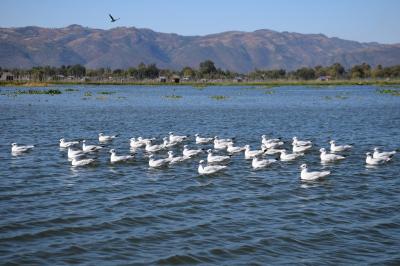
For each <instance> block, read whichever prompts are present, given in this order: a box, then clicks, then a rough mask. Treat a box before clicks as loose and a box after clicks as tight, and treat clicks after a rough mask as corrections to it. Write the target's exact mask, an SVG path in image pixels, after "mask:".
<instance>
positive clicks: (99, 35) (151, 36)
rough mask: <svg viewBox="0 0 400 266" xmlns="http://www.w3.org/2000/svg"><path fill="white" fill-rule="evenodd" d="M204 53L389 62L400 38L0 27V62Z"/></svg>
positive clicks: (120, 62)
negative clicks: (370, 39) (369, 40)
mask: <svg viewBox="0 0 400 266" xmlns="http://www.w3.org/2000/svg"><path fill="white" fill-rule="evenodd" d="M206 59H211V60H213V61H214V62H215V64H216V65H217V66H218V67H221V68H223V69H230V70H234V71H239V72H248V71H252V70H254V69H255V68H259V69H271V68H284V69H288V70H291V69H296V68H299V67H302V66H316V65H330V64H333V63H335V62H339V63H341V64H343V65H344V66H346V67H349V66H351V65H354V64H360V63H363V62H366V63H369V64H371V65H373V66H374V65H377V64H382V65H384V66H390V65H394V64H400V44H394V45H387V44H379V43H360V42H356V41H348V40H342V39H339V38H335V37H333V38H328V37H326V36H325V35H323V34H300V33H291V32H276V31H272V30H257V31H254V32H241V31H229V32H223V33H217V34H210V35H205V36H181V35H177V34H172V33H159V32H155V31H152V30H149V29H137V28H134V27H130V28H126V27H118V28H113V29H110V30H102V29H91V28H85V27H82V26H79V25H70V26H68V27H66V28H40V27H32V26H30V27H22V28H0V66H1V67H20V68H21V67H26V68H28V67H32V66H37V65H41V66H43V65H51V66H60V65H71V64H82V65H85V66H86V67H89V68H99V67H111V68H113V69H115V68H127V67H131V66H136V65H138V64H139V63H140V62H144V63H156V64H157V66H159V67H161V68H173V69H180V68H182V67H184V66H192V67H197V66H198V65H199V63H200V62H201V61H204V60H206Z"/></svg>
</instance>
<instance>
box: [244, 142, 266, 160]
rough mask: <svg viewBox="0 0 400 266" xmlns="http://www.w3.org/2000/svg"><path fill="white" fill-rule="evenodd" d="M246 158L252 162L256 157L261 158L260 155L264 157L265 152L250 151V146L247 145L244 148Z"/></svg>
mask: <svg viewBox="0 0 400 266" xmlns="http://www.w3.org/2000/svg"><path fill="white" fill-rule="evenodd" d="M244 149H245V150H244V158H245V159H246V160H250V159H253V158H254V157H256V156H260V155H262V154H263V153H264V151H263V150H253V151H252V150H250V145H246V146H244Z"/></svg>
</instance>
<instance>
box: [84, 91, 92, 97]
mask: <svg viewBox="0 0 400 266" xmlns="http://www.w3.org/2000/svg"><path fill="white" fill-rule="evenodd" d="M84 96H85V97H90V96H92V93H91V92H90V91H87V92H85V94H84Z"/></svg>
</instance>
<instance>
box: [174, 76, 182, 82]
mask: <svg viewBox="0 0 400 266" xmlns="http://www.w3.org/2000/svg"><path fill="white" fill-rule="evenodd" d="M172 81H173V82H175V83H179V82H180V81H181V77H179V76H178V75H173V76H172Z"/></svg>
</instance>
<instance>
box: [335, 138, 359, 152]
mask: <svg viewBox="0 0 400 266" xmlns="http://www.w3.org/2000/svg"><path fill="white" fill-rule="evenodd" d="M329 143H330V144H331V152H342V151H347V150H350V149H351V148H352V147H353V146H351V145H336V142H335V141H334V140H331V141H329Z"/></svg>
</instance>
